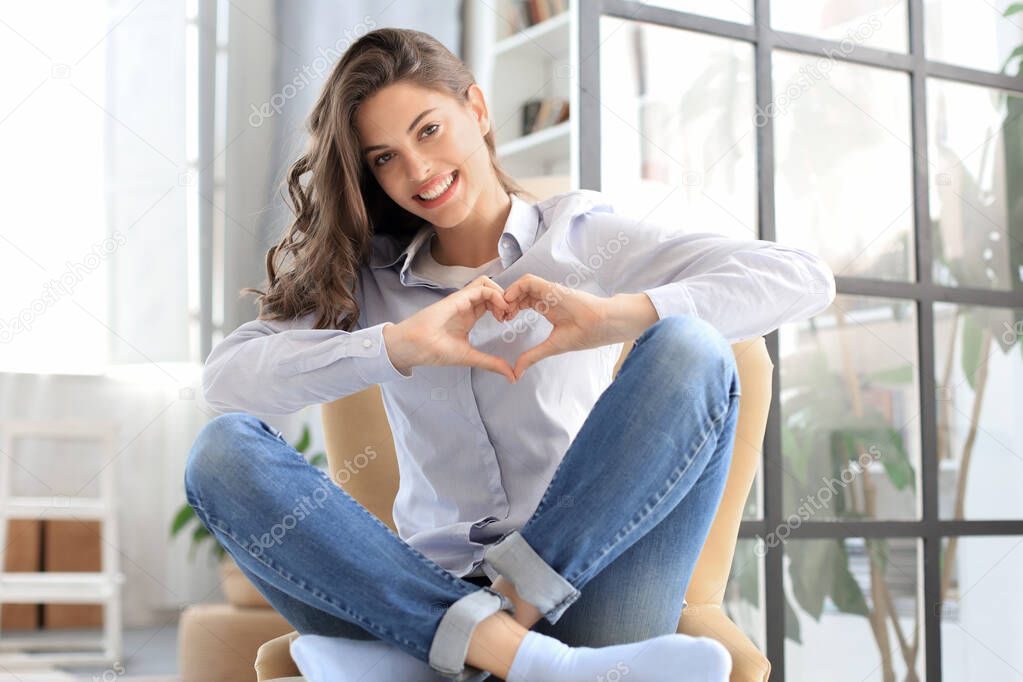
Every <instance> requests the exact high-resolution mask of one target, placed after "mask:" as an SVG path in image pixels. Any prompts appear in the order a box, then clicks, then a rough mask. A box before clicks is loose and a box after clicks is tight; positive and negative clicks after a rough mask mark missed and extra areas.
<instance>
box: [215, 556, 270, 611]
mask: <svg viewBox="0 0 1023 682" xmlns="http://www.w3.org/2000/svg"><path fill="white" fill-rule="evenodd" d="M220 580H221V585H222V586H223V588H224V596H226V597H227V601H228V602H230V603H231V604H232V605H234V606H238V607H240V608H272V607H271V606H270V602H268V601H267V600H266V597H264V596H263V594H262V593H261V592H260V591H259V590H257V589H256V586H255V585H253V584H252V581H251V580H249V578H248V576H246V575H245V574H244V573H242V571H241V569H240V568H238V564H236V563H235V561H234V557H232V556H231V555H230V554H228V555H226V556H225V557H224V558H223V559H222V560H221V562H220Z"/></svg>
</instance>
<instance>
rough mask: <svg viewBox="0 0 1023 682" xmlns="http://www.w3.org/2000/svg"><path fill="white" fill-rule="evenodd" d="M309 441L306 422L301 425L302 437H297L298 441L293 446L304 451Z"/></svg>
mask: <svg viewBox="0 0 1023 682" xmlns="http://www.w3.org/2000/svg"><path fill="white" fill-rule="evenodd" d="M309 441H310V437H309V425H308V424H303V425H302V437H301V438H299V439H298V443H296V444H295V446H294V447H295V449H296V450H298V451H299V452H302V453H304V452H305V451H306V449H307V448H308V447H309Z"/></svg>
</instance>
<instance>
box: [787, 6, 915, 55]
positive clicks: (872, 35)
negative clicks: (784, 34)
mask: <svg viewBox="0 0 1023 682" xmlns="http://www.w3.org/2000/svg"><path fill="white" fill-rule="evenodd" d="M906 17H907V14H906V0H861V1H860V2H828V1H827V0H771V26H772V27H773V28H776V29H778V30H780V31H790V32H792V33H805V34H807V35H811V36H817V37H819V38H827V39H828V40H835V41H839V42H842V44H843V53H844V51H845V50H847V49H848V50H851V49H852V47H853V46H855V45H865V46H867V47H876V48H879V49H882V50H891V51H893V52H905V51H906V50H907V49H908V48H907V46H908V33H907V30H908V29H907V21H906ZM781 42H782V45H784V44H785V41H784V40H783V41H781ZM843 53H840V54H843Z"/></svg>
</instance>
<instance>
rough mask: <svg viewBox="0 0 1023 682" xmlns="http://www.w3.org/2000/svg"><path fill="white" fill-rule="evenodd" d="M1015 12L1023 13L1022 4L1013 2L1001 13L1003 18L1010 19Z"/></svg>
mask: <svg viewBox="0 0 1023 682" xmlns="http://www.w3.org/2000/svg"><path fill="white" fill-rule="evenodd" d="M1016 12H1023V2H1014V3H1012V4H1011V5H1009V6H1008V7H1006V8H1005V11H1004V12H1002V16H1003V17H1011V16H1012V15H1013V14H1015V13H1016Z"/></svg>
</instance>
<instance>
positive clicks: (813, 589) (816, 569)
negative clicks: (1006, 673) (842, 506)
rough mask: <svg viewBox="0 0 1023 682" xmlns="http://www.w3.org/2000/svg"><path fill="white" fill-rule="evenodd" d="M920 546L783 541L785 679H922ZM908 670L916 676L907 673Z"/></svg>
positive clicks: (885, 541) (894, 541)
mask: <svg viewBox="0 0 1023 682" xmlns="http://www.w3.org/2000/svg"><path fill="white" fill-rule="evenodd" d="M919 547H920V540H918V539H916V538H846V539H844V540H840V539H826V540H796V541H792V540H790V541H789V542H787V543H786V545H785V561H784V563H785V565H786V567H785V575H784V577H785V599H786V601H787V605H786V608H785V614H786V618H785V678H786V679H788V680H819V679H825V678H826V679H827V680H829V682H863V681H864V680H908V679H916V680H923V679H926V676H925V674H924V662H925V656H924V651H923V646H922V642H923V633H922V632H921V633H917V632H916V630H917V628H918V627H921V626H922V624H921V623H920V619H919V617H918V614H919V611H920V603H921V598H920V588H921V584H920V581H919V580H917V575H918V573H919ZM872 617H876V618H879V619H883V621H882V622H883V623H884V627H883V628H880V627H879V628H877V629H875V628H873V627H872V626H871V618H872ZM917 635H919V636H917ZM900 639H902V640H904V641H906V642H907V644H908V645H909V647H910V648H912V646H913V643H914V642H918V643H920V644H919V645H918V646H917V648H916V651H915V656H914V655H911V654H907V653H904V652H903V649H902V648H901V647H900V645H899V642H900ZM881 652H885V656H882V655H881ZM907 658H909V659H910V660H907ZM839 662H840V664H839ZM823 670H826V671H827V674H826V675H823V676H822V675H821V671H823ZM911 670H912V671H915V673H916V674H915V675H911V676H910V675H907V673H908V672H909V671H911ZM971 672H972V671H971ZM945 679H948V680H965V679H994V678H983V677H969V678H967V677H950V676H948V675H945Z"/></svg>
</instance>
